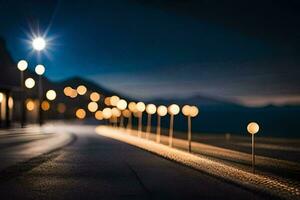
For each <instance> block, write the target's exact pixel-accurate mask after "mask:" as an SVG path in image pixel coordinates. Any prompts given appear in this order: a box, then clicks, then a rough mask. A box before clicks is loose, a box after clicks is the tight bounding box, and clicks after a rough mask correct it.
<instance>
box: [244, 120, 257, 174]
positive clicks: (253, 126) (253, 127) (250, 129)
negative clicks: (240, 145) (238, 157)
mask: <svg viewBox="0 0 300 200" xmlns="http://www.w3.org/2000/svg"><path fill="white" fill-rule="evenodd" d="M247 131H248V132H249V133H250V134H251V136H252V172H253V173H255V152H254V148H255V143H254V135H255V134H256V133H257V132H258V131H259V125H258V124H257V123H256V122H251V123H249V124H248V126H247Z"/></svg>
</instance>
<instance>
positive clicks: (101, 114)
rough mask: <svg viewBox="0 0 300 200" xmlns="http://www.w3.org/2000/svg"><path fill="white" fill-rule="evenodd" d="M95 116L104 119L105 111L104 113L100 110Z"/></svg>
mask: <svg viewBox="0 0 300 200" xmlns="http://www.w3.org/2000/svg"><path fill="white" fill-rule="evenodd" d="M95 118H96V119H97V120H103V113H102V111H100V110H98V111H97V112H95Z"/></svg>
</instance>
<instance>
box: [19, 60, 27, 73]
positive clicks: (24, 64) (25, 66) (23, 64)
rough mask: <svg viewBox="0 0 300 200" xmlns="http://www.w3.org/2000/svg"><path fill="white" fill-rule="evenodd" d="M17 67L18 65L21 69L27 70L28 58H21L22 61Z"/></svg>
mask: <svg viewBox="0 0 300 200" xmlns="http://www.w3.org/2000/svg"><path fill="white" fill-rule="evenodd" d="M17 67H18V69H19V70H20V71H25V70H26V69H27V67H28V63H27V61H26V60H20V61H19V62H18V65H17Z"/></svg>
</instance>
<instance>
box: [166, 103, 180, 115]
mask: <svg viewBox="0 0 300 200" xmlns="http://www.w3.org/2000/svg"><path fill="white" fill-rule="evenodd" d="M168 112H169V114H170V115H177V114H178V113H179V112H180V108H179V106H178V105H177V104H172V105H170V106H169V107H168Z"/></svg>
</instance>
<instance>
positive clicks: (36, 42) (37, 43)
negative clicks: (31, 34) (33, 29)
mask: <svg viewBox="0 0 300 200" xmlns="http://www.w3.org/2000/svg"><path fill="white" fill-rule="evenodd" d="M32 47H33V48H34V49H35V50H37V51H41V50H43V49H44V48H45V47H46V41H45V39H44V38H42V37H37V38H34V39H33V40H32Z"/></svg>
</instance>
